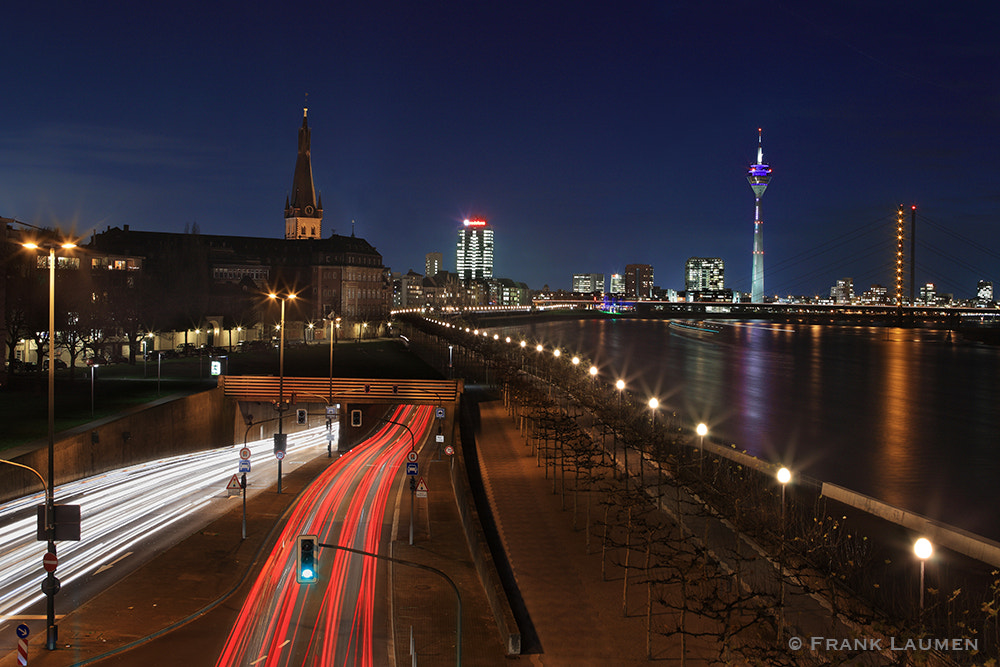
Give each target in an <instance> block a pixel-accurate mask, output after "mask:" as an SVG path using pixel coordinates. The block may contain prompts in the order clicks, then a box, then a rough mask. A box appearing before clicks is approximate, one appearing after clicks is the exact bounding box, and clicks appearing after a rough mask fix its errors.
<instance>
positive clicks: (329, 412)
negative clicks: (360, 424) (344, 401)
mask: <svg viewBox="0 0 1000 667" xmlns="http://www.w3.org/2000/svg"><path fill="white" fill-rule="evenodd" d="M326 416H327V417H336V416H337V408H335V407H334V406H332V405H328V406H326Z"/></svg>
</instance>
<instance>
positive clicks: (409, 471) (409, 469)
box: [406, 463, 417, 475]
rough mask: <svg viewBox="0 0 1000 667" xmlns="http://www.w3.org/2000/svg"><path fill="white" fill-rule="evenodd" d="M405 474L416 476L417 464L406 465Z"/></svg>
mask: <svg viewBox="0 0 1000 667" xmlns="http://www.w3.org/2000/svg"><path fill="white" fill-rule="evenodd" d="M406 474H407V475H416V474H417V464H416V463H407V464H406Z"/></svg>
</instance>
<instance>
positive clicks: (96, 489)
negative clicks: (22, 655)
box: [0, 426, 337, 650]
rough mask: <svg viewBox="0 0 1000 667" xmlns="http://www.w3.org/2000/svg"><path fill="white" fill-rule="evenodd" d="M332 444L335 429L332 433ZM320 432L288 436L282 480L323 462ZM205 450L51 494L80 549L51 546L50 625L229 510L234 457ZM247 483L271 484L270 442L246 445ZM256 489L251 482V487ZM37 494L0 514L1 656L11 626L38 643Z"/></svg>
mask: <svg viewBox="0 0 1000 667" xmlns="http://www.w3.org/2000/svg"><path fill="white" fill-rule="evenodd" d="M333 436H334V441H336V438H337V433H336V426H335V427H334V433H333ZM326 446H327V435H326V427H325V426H322V427H319V428H315V429H310V430H308V431H302V432H299V433H295V434H292V435H290V436H289V440H288V451H287V456H286V458H285V461H284V466H285V471H290V470H292V469H294V468H295V467H297V466H298V465H300V464H301V463H303V462H305V461H307V460H311V459H313V458H315V457H316V456H320V455H322V452H323V450H325V449H326ZM242 447H243V444H242V443H241V444H239V445H237V446H234V447H225V448H221V449H212V450H208V451H205V452H201V453H197V454H186V455H183V456H177V457H172V458H168V459H161V460H158V461H152V462H149V463H145V464H142V465H137V466H130V467H128V468H122V469H120V470H115V471H112V472H109V473H106V474H103V475H97V476H94V477H89V478H86V479H83V480H79V481H77V482H72V483H69V484H63V485H61V486H58V487H56V492H55V499H56V502H57V503H59V504H78V505H80V511H81V526H82V527H81V540H80V541H79V542H65V541H64V542H59V543H58V544H57V554H58V557H59V565H58V569H57V571H56V575H57V577H58V578H59V581H60V584H61V587H62V588H61V591H60V592H59V593H58V594H57V595H56V614H57V624H58V617H59V616H60V615H62V614H64V613H66V612H68V611H70V610H72V609H75V608H77V607H79V606H81V605H82V604H84V603H85V602H86V601H87V600H89V599H90V598H91V597H93V596H94V595H96V594H97V593H99V592H100V591H103V590H106V589H107V588H109V587H110V586H111V585H112V584H114V583H115V582H116V581H118V580H120V579H122V578H123V577H124V576H125V575H127V574H128V573H129V572H131V571H133V570H135V569H136V568H137V567H139V566H140V565H142V564H143V563H145V562H146V561H148V560H149V559H151V558H152V557H154V556H156V555H157V554H159V553H160V552H162V551H164V550H165V549H167V548H168V547H169V546H171V545H172V544H174V543H176V542H178V541H180V540H181V539H183V538H184V537H187V536H188V535H190V534H191V533H193V532H196V531H197V530H199V529H201V528H202V527H203V526H205V525H207V524H208V523H209V522H210V521H211V520H212V519H214V518H216V517H217V516H219V515H220V514H221V513H222V512H225V511H228V510H229V509H231V507H232V505H231V502H232V501H231V500H230V499H229V494H228V493H227V492H226V485H227V482H228V481H229V480H230V478H231V477H232V475H233V474H235V473H236V472H237V466H238V461H239V450H240V449H241V448H242ZM248 447H249V448H250V449H251V451H252V452H253V453H252V455H251V458H250V462H251V467H252V470H253V473H252V474H251V475H249V476H248V490H247V491H248V493H250V494H253V493H256V492H258V490H260V489H264V488H266V487H267V486H268V485H270V484H272V483H273V480H274V479H275V476H276V474H277V472H276V470H275V469H276V465H275V460H274V455H273V453H272V445H271V440H269V439H268V440H263V441H258V442H251V443H248ZM255 479H256V480H257V481H256V482H255V481H254V480H255ZM41 504H44V494H43V493H42V492H39V493H37V494H35V495H32V496H26V497H23V498H19V499H17V500H14V501H11V502H8V503H4V504H2V505H0V638H3V640H4V641H3V644H2V645H0V650H8V649H11V648H13V647H12V646H9V645H8V644H9V640H10V639H11V638H13V637H14V636H15V635H14V626H16V625H18V624H20V623H25V624H27V625H28V626H29V628H30V631H31V634H32V635H33V636H37V635H38V633H41V634H42V635H43V636H44V634H45V620H44V619H45V597H44V595H43V594H42V592H41V588H40V584H41V582H42V580H43V579H44V576H45V572H44V570H43V569H42V556H43V555H44V554H45V551H46V543H45V542H39V541H37V540H36V539H35V528H36V518H35V507H36V506H37V505H41Z"/></svg>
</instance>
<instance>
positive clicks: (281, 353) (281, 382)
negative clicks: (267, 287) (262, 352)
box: [278, 299, 285, 493]
mask: <svg viewBox="0 0 1000 667" xmlns="http://www.w3.org/2000/svg"><path fill="white" fill-rule="evenodd" d="M278 334H279V338H278V434H279V435H281V433H282V430H281V413H282V412H283V411H284V409H285V299H281V329H280V330H279V332H278ZM282 457H284V453H282ZM278 493H281V458H279V459H278Z"/></svg>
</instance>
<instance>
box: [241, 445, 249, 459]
mask: <svg viewBox="0 0 1000 667" xmlns="http://www.w3.org/2000/svg"><path fill="white" fill-rule="evenodd" d="M240 458H241V459H243V460H244V461H245V460H247V459H249V458H250V448H249V447H244V448H243V449H241V450H240Z"/></svg>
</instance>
